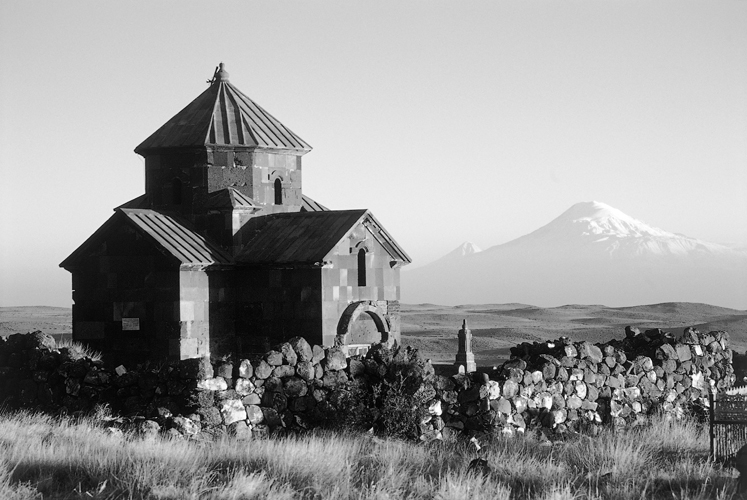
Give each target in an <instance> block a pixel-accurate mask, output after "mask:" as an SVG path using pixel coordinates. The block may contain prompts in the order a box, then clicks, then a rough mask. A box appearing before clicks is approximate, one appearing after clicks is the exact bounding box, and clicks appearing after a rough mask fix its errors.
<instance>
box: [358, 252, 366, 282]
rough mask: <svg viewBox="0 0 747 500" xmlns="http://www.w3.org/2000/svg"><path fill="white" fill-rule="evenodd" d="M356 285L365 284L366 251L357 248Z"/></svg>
mask: <svg viewBox="0 0 747 500" xmlns="http://www.w3.org/2000/svg"><path fill="white" fill-rule="evenodd" d="M358 286H366V251H365V250H364V249H363V248H361V249H360V250H358Z"/></svg>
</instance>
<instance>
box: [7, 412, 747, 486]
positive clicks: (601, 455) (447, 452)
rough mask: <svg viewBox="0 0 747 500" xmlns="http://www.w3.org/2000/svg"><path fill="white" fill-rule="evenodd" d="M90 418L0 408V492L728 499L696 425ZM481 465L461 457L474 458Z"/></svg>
mask: <svg viewBox="0 0 747 500" xmlns="http://www.w3.org/2000/svg"><path fill="white" fill-rule="evenodd" d="M97 422H100V421H96V420H94V419H90V418H89V419H79V420H73V419H53V418H50V417H46V416H41V415H32V414H26V413H20V414H12V415H11V414H4V415H0V498H3V499H6V500H11V499H32V498H39V499H41V498H45V499H48V498H49V499H83V498H85V499H92V498H93V499H161V500H165V499H173V500H177V499H227V500H228V499H230V500H239V499H247V500H248V499H265V498H270V499H308V500H310V499H320V500H321V499H334V500H342V499H356V500H366V499H391V500H394V499H439V500H452V499H453V500H459V499H485V500H496V499H498V500H500V499H540V500H543V499H553V500H562V499H569V500H570V499H590V500H591V499H642V498H661V499H673V498H674V499H682V500H684V499H706V498H716V499H730V498H737V496H736V493H735V491H736V479H735V478H736V473H735V471H734V470H733V469H727V468H722V467H721V466H719V465H718V464H714V463H713V462H711V461H709V460H708V458H707V455H708V439H707V435H706V432H704V430H703V428H702V427H700V426H698V425H697V424H695V423H693V422H690V421H680V422H671V421H666V420H657V421H655V422H653V423H652V424H651V425H650V426H647V427H640V428H637V429H633V430H629V431H626V432H618V433H614V432H612V431H605V432H603V433H602V434H601V435H599V436H596V437H594V438H589V437H585V436H579V435H576V436H571V437H569V438H568V439H566V440H564V441H557V442H554V443H550V442H548V441H546V440H544V439H542V438H540V437H538V436H537V435H534V434H530V435H527V436H521V437H516V438H502V437H500V436H498V437H494V438H492V439H490V440H489V441H485V442H483V443H481V444H482V445H483V449H482V450H481V451H480V452H477V451H476V449H475V448H474V446H473V445H472V444H471V443H470V442H469V441H466V440H451V441H446V442H440V441H436V442H434V443H430V444H415V443H409V442H403V441H395V440H382V439H377V438H373V437H370V436H368V435H367V434H366V435H360V434H358V435H355V434H346V433H332V432H323V433H312V434H308V435H302V436H295V437H285V438H281V439H269V440H255V441H245V442H236V441H231V440H230V439H220V438H219V439H218V440H217V441H210V442H207V441H202V442H200V441H182V440H179V441H172V440H162V439H159V438H155V439H153V438H151V439H143V438H141V437H138V436H137V435H134V434H127V433H125V434H123V435H114V434H112V433H110V432H107V430H106V429H104V428H103V427H102V426H101V425H100V424H99V423H97ZM478 457H480V458H482V459H484V460H486V462H487V467H486V468H483V469H479V470H474V469H473V468H470V462H472V460H474V459H475V458H478Z"/></svg>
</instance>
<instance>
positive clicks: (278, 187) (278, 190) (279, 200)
mask: <svg viewBox="0 0 747 500" xmlns="http://www.w3.org/2000/svg"><path fill="white" fill-rule="evenodd" d="M282 204H283V183H282V182H280V179H275V205H282Z"/></svg>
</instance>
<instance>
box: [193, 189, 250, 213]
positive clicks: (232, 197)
mask: <svg viewBox="0 0 747 500" xmlns="http://www.w3.org/2000/svg"><path fill="white" fill-rule="evenodd" d="M205 208H219V209H220V208H245V209H256V210H259V209H260V208H262V207H260V206H259V205H257V203H255V201H254V200H253V199H251V198H250V197H248V196H247V195H245V194H244V193H242V192H241V191H239V190H238V189H236V188H234V187H227V188H225V189H221V190H219V191H215V192H213V193H210V194H209V195H208V199H207V201H206V202H205Z"/></svg>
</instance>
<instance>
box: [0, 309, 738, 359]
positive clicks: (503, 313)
mask: <svg viewBox="0 0 747 500" xmlns="http://www.w3.org/2000/svg"><path fill="white" fill-rule="evenodd" d="M401 311H402V317H401V326H402V343H403V344H404V345H409V346H412V347H415V348H417V349H419V350H420V351H421V353H422V354H423V355H424V356H425V357H426V358H429V359H431V360H432V361H433V362H434V363H436V364H449V363H452V362H453V361H454V355H455V353H456V350H457V332H458V331H459V329H460V327H461V324H462V321H463V320H466V321H467V325H468V327H469V328H470V329H471V331H472V335H473V339H472V349H473V352H474V353H475V359H476V362H477V364H478V366H491V365H496V364H500V363H501V362H502V361H504V360H506V359H508V356H509V349H510V348H511V347H512V346H514V345H516V344H519V343H521V342H527V341H528V342H534V341H544V340H553V339H557V338H558V337H561V336H565V337H569V338H571V339H573V340H574V341H582V340H588V341H591V342H604V341H608V340H610V339H613V338H617V339H620V338H623V337H624V336H625V327H626V326H627V325H631V326H636V327H638V328H639V329H641V330H645V329H648V328H661V329H663V330H665V331H669V332H672V333H680V332H681V331H682V330H683V329H684V328H686V327H688V326H693V327H695V328H696V329H698V330H700V331H711V330H725V331H727V332H729V333H730V335H731V348H732V349H734V350H735V351H737V352H740V353H743V352H745V350H747V311H743V310H736V309H729V308H724V307H718V306H711V305H707V304H696V303H687V302H668V303H662V304H651V305H641V306H631V307H607V306H603V305H575V304H574V305H565V306H560V307H551V308H540V307H535V306H531V305H526V304H480V305H473V304H469V305H459V306H441V305H435V304H403V305H402V309H401ZM71 323H72V311H71V309H69V308H63V307H46V306H33V307H0V336H7V335H10V334H13V333H19V332H20V333H26V332H28V331H34V330H41V331H43V332H45V333H50V334H53V335H54V336H55V337H57V338H60V337H65V336H69V334H70V333H71V332H72V328H71Z"/></svg>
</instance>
